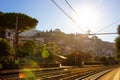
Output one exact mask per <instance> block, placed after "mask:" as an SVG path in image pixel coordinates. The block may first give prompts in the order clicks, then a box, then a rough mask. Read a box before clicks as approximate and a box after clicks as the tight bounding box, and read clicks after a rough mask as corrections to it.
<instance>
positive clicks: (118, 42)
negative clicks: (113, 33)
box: [115, 25, 120, 63]
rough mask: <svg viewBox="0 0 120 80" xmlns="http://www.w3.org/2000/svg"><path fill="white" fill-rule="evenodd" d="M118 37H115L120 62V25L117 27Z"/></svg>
mask: <svg viewBox="0 0 120 80" xmlns="http://www.w3.org/2000/svg"><path fill="white" fill-rule="evenodd" d="M117 33H118V35H119V36H118V37H117V38H116V39H115V50H116V57H117V61H118V62H119V63H120V25H119V26H118V28H117Z"/></svg>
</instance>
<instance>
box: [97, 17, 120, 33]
mask: <svg viewBox="0 0 120 80" xmlns="http://www.w3.org/2000/svg"><path fill="white" fill-rule="evenodd" d="M118 22H120V19H119V20H117V21H115V22H113V23H111V24H109V25H107V26H106V27H104V28H102V29H100V30H99V31H97V32H96V33H98V32H101V31H103V30H105V29H106V28H109V27H111V26H112V25H114V24H116V23H118Z"/></svg>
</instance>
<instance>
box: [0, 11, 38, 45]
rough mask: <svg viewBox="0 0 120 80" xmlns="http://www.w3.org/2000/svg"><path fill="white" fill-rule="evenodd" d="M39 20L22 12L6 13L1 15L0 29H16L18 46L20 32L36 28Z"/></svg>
mask: <svg viewBox="0 0 120 80" xmlns="http://www.w3.org/2000/svg"><path fill="white" fill-rule="evenodd" d="M37 23H38V21H37V20H36V19H35V18H32V17H30V16H28V15H26V14H21V13H4V14H2V15H1V16H0V29H2V30H6V29H9V30H14V33H15V43H16V44H15V47H17V46H18V34H19V33H21V32H23V31H25V30H29V29H31V28H35V27H36V25H37Z"/></svg>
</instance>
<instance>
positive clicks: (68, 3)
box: [65, 0, 93, 33]
mask: <svg viewBox="0 0 120 80" xmlns="http://www.w3.org/2000/svg"><path fill="white" fill-rule="evenodd" d="M65 2H66V4H67V5H68V6H69V7H70V8H71V10H72V11H73V12H74V13H75V14H76V16H77V17H78V18H80V17H79V15H78V13H77V12H76V10H75V9H74V8H73V6H72V5H71V4H70V2H69V1H68V0H65ZM86 27H87V28H88V30H90V28H89V27H88V26H86ZM90 31H91V30H90ZM91 32H92V33H93V31H91Z"/></svg>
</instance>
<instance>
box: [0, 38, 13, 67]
mask: <svg viewBox="0 0 120 80" xmlns="http://www.w3.org/2000/svg"><path fill="white" fill-rule="evenodd" d="M0 65H2V66H3V68H4V69H9V68H13V65H14V49H13V47H12V46H11V44H10V43H9V42H8V41H7V40H5V39H2V38H0ZM8 65H9V67H8Z"/></svg>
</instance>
